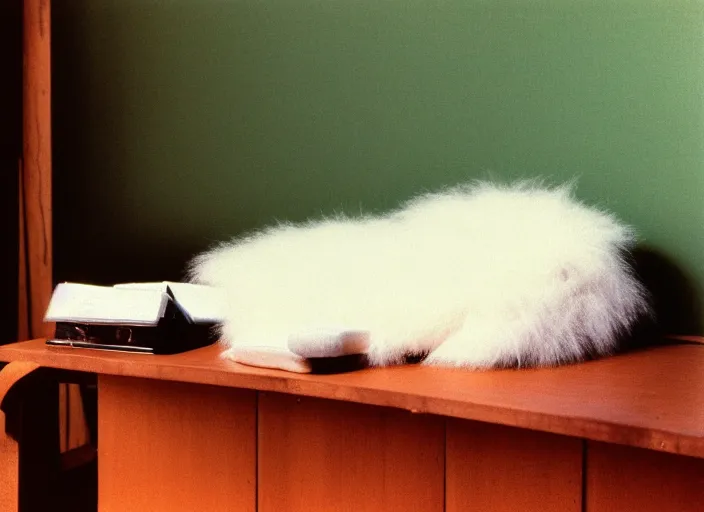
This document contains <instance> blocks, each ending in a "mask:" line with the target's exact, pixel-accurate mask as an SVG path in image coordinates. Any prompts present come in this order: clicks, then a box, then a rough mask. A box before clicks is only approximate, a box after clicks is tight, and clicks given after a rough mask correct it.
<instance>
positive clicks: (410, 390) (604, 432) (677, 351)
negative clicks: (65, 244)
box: [0, 340, 704, 457]
mask: <svg viewBox="0 0 704 512" xmlns="http://www.w3.org/2000/svg"><path fill="white" fill-rule="evenodd" d="M221 351H222V347H220V346H217V345H213V346H210V347H205V348H203V349H199V350H194V351H190V352H187V353H183V354H177V355H171V356H145V355H133V354H119V353H107V352H98V351H91V350H81V349H61V348H48V347H46V345H45V344H44V342H43V341H42V340H34V341H29V342H23V343H16V344H12V345H7V346H4V347H0V361H2V360H4V361H15V360H25V361H34V362H37V363H39V364H41V365H43V366H48V367H53V368H66V369H70V370H77V371H83V372H95V373H99V374H110V375H126V376H134V377H149V378H154V379H162V380H172V381H182V382H194V383H202V384H212V385H216V386H226V387H236V388H248V389H257V390H262V391H276V392H282V393H290V394H296V395H301V396H314V397H319V398H332V399H336V400H344V401H350V402H358V403H364V404H370V405H381V406H389V407H395V408H400V409H407V410H411V411H416V412H423V413H432V414H437V415H442V416H449V417H456V418H463V419H472V420H480V421H486V422H489V423H498V424H504V425H509V426H517V427H523V428H528V429H532V430H540V431H545V432H552V433H556V434H566V435H570V436H574V437H584V438H587V439H592V440H597V441H608V442H612V443H618V444H626V445H632V446H638V447H642V448H649V449H653V450H660V451H666V452H672V453H680V454H684V455H693V456H698V457H704V371H702V369H703V368H704V346H702V345H698V344H690V345H675V346H667V347H655V348H651V349H647V350H643V351H639V352H633V353H629V354H624V355H620V356H615V357H610V358H605V359H601V360H598V361H591V362H588V363H583V364H575V365H570V366H564V367H560V368H552V369H550V368H548V369H538V370H519V371H513V370H505V371H488V372H472V371H464V370H450V369H441V368H427V367H422V366H413V365H408V366H401V367H395V368H383V369H369V370H363V371H358V372H351V373H346V374H338V375H299V374H293V373H286V372H283V371H273V370H266V369H260V368H251V367H246V366H242V365H239V364H237V363H232V362H229V361H227V360H225V359H223V358H221V357H219V356H220V353H221Z"/></svg>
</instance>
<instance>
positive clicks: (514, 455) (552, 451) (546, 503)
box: [446, 419, 636, 512]
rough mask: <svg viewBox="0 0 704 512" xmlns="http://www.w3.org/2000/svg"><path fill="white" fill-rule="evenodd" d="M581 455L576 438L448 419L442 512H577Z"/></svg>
mask: <svg viewBox="0 0 704 512" xmlns="http://www.w3.org/2000/svg"><path fill="white" fill-rule="evenodd" d="M582 451H583V445H582V441H581V440H580V439H576V438H570V437H565V436H559V435H555V434H547V433H544V432H534V431H531V430H525V429H518V428H512V427H505V426H501V425H491V424H488V423H480V422H476V421H464V420H454V419H448V420H447V455H446V457H447V466H446V467H447V477H446V478H447V508H446V510H447V512H463V511H468V510H491V511H492V512H514V511H517V510H520V511H521V512H580V511H581V509H582V460H583V459H582ZM614 510H617V509H614ZM624 510H626V509H624ZM633 510H636V509H633Z"/></svg>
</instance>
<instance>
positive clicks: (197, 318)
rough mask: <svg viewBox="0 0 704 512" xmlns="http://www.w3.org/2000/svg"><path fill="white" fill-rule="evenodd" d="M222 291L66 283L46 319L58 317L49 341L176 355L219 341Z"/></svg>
mask: <svg viewBox="0 0 704 512" xmlns="http://www.w3.org/2000/svg"><path fill="white" fill-rule="evenodd" d="M221 305H222V301H221V297H220V295H219V294H218V293H217V290H214V289H211V288H209V287H204V286H200V285H192V284H187V283H168V282H164V283H131V284H124V285H117V286H114V287H109V286H95V285H86V284H79V283H61V284H59V285H58V286H57V287H56V289H55V290H54V293H53V295H52V298H51V301H50V303H49V307H48V309H47V312H46V315H45V321H47V322H55V323H56V329H55V333H54V337H53V338H51V339H48V340H47V341H46V344H47V345H51V346H59V347H73V348H88V349H100V350H113V351H124V352H136V353H143V354H175V353H179V352H185V351H187V350H192V349H195V348H200V347H203V346H206V345H210V344H212V343H214V342H215V341H216V334H215V329H214V327H215V326H216V325H217V323H218V321H219V318H218V315H217V313H215V311H217V310H218V308H219V307H220V306H221Z"/></svg>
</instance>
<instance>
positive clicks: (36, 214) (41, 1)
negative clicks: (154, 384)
mask: <svg viewBox="0 0 704 512" xmlns="http://www.w3.org/2000/svg"><path fill="white" fill-rule="evenodd" d="M50 42H51V9H50V2H49V0H24V40H23V57H24V60H23V84H24V85H23V130H22V136H23V157H22V162H23V163H22V177H21V178H22V187H21V190H22V193H23V203H22V204H23V213H24V218H23V222H24V225H23V235H24V244H25V245H24V248H23V249H24V251H25V252H24V256H25V258H26V267H25V269H26V276H27V283H26V284H27V290H28V299H27V310H26V311H27V316H28V325H29V335H30V336H31V337H43V336H47V335H51V331H52V327H51V326H48V325H45V324H44V321H43V317H44V312H45V311H46V307H47V305H48V304H49V299H50V298H51V292H52V286H53V282H52V204H51V184H52V176H51V45H50Z"/></svg>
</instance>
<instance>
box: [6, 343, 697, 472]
mask: <svg viewBox="0 0 704 512" xmlns="http://www.w3.org/2000/svg"><path fill="white" fill-rule="evenodd" d="M32 342H33V343H38V342H42V343H43V341H42V340H33V341H32ZM54 350H58V351H56V352H55V351H54ZM75 350H76V352H73V351H67V350H66V349H52V352H50V353H49V356H47V357H33V355H34V356H36V354H32V353H31V352H29V351H27V350H23V349H22V348H17V347H14V346H12V345H10V346H5V347H1V348H0V361H5V360H8V361H28V362H35V363H37V364H40V365H42V366H46V367H50V368H55V369H63V370H71V371H73V372H76V371H77V372H86V373H97V374H104V375H114V376H123V377H134V378H145V379H158V380H166V381H174V382H186V383H193V384H203V385H212V386H222V387H233V388H241V389H251V390H256V391H261V392H278V393H285V394H292V395H300V396H309V397H315V398H324V399H331V400H341V401H348V402H356V403H360V404H366V405H375V406H383V407H392V408H397V409H405V410H408V411H410V412H412V413H416V414H434V415H438V416H444V417H449V418H459V419H466V420H475V421H482V422H486V423H494V424H499V425H506V426H513V427H518V428H524V429H529V430H536V431H542V432H549V433H553V434H561V435H565V436H570V437H579V438H584V439H588V440H593V441H603V442H607V443H613V444H621V445H627V446H634V447H639V448H646V449H649V450H655V451H661V452H668V453H674V454H679V455H686V456H692V457H698V458H704V435H701V436H700V435H688V434H685V433H682V432H676V431H670V430H662V429H654V428H650V427H644V426H637V425H629V424H625V423H622V422H618V421H606V420H603V419H597V418H593V417H590V416H587V415H585V416H578V415H565V414H562V415H561V414H555V413H545V412H541V411H533V410H529V409H526V410H520V409H516V408H511V407H502V406H496V405H491V404H482V403H474V402H469V401H465V400H455V399H448V398H442V397H435V396H427V395H422V394H415V393H411V392H408V391H403V392H401V391H398V390H392V389H378V388H372V387H365V386H353V385H350V384H344V385H341V384H340V383H339V382H336V381H335V380H333V379H330V378H329V377H330V376H319V375H315V376H312V375H304V376H302V375H300V374H291V373H288V372H282V371H276V370H266V369H260V368H250V367H245V366H241V365H237V366H236V367H233V368H236V369H235V370H233V371H223V369H222V368H220V369H218V368H204V367H199V366H197V365H193V366H189V367H187V368H186V367H184V365H183V364H180V365H179V364H173V365H170V364H168V363H164V360H163V359H162V360H161V361H160V363H159V365H158V366H150V365H149V358H150V356H141V357H144V359H143V362H142V360H141V359H140V360H138V362H135V361H133V360H125V359H110V357H104V358H100V359H96V358H95V357H94V356H93V354H94V353H93V352H90V351H83V350H81V351H80V352H78V351H79V349H75ZM49 359H50V360H49ZM233 364H234V363H233ZM155 368H156V369H157V371H156V372H155V371H154V370H155ZM186 370H187V371H186ZM702 371H704V368H703V369H702Z"/></svg>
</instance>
